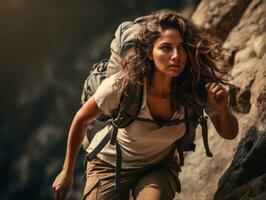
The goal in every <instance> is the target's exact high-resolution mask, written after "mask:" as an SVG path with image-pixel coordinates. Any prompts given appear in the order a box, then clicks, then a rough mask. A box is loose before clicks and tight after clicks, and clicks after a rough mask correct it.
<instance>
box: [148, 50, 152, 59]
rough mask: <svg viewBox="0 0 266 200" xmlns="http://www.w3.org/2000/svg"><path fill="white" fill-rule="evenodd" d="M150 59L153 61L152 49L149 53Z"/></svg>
mask: <svg viewBox="0 0 266 200" xmlns="http://www.w3.org/2000/svg"><path fill="white" fill-rule="evenodd" d="M148 58H149V59H150V60H153V55H152V48H151V49H149V51H148Z"/></svg>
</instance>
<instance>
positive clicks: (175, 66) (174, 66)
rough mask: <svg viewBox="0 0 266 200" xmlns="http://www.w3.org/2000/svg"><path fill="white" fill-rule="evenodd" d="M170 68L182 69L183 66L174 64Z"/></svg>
mask: <svg viewBox="0 0 266 200" xmlns="http://www.w3.org/2000/svg"><path fill="white" fill-rule="evenodd" d="M169 67H171V68H177V67H181V65H180V64H172V65H169Z"/></svg>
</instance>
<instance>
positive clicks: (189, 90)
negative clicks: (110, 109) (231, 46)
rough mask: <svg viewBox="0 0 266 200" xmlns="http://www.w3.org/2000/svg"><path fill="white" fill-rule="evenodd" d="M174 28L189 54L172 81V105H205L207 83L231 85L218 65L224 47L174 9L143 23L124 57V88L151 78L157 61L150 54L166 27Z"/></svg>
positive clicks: (122, 88)
mask: <svg viewBox="0 0 266 200" xmlns="http://www.w3.org/2000/svg"><path fill="white" fill-rule="evenodd" d="M170 28H174V29H176V30H178V31H179V32H180V33H181V35H182V38H183V40H184V48H185V50H186V53H187V55H188V59H187V63H186V66H185V69H184V71H183V72H182V73H181V74H180V75H179V76H177V77H174V78H173V81H172V92H171V102H172V107H173V109H178V108H179V107H180V105H191V106H199V105H203V104H204V103H205V101H206V98H205V97H206V95H202V93H204V94H205V87H204V86H205V83H206V82H218V83H222V84H228V83H227V81H226V79H225V77H226V76H225V75H227V73H226V71H225V70H223V69H221V68H219V67H218V65H217V61H218V60H219V59H220V58H221V56H222V53H223V49H222V47H221V45H220V44H218V43H217V42H215V41H214V40H213V39H211V38H210V37H209V36H207V35H206V33H204V32H203V30H201V29H200V28H198V27H197V26H196V25H194V24H193V23H192V22H191V21H190V20H188V19H186V18H184V17H183V16H181V15H180V14H179V13H177V12H176V11H171V10H159V11H156V12H154V13H152V14H151V15H150V17H148V18H147V20H146V21H145V22H144V23H143V24H142V28H141V30H140V32H139V34H138V37H137V40H136V43H135V47H134V48H133V49H132V50H130V51H129V52H128V53H127V54H126V56H125V57H124V58H123V62H122V67H123V68H122V73H121V83H122V87H121V90H124V89H125V87H126V86H127V85H128V84H129V83H134V82H136V80H139V78H141V79H144V78H148V80H150V76H151V75H152V73H153V70H154V63H153V61H151V60H150V59H149V57H148V55H149V52H150V51H151V50H152V48H153V44H154V42H155V41H156V40H157V38H158V37H160V35H161V32H162V30H165V29H170Z"/></svg>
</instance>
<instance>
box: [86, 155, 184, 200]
mask: <svg viewBox="0 0 266 200" xmlns="http://www.w3.org/2000/svg"><path fill="white" fill-rule="evenodd" d="M179 172H180V167H179V165H178V164H177V162H176V161H171V163H169V164H160V165H159V164H157V165H154V166H152V167H147V168H141V169H130V170H125V169H122V170H121V181H120V183H121V184H120V188H121V189H120V191H119V192H116V190H115V168H114V167H113V166H111V165H110V164H108V163H106V162H104V161H102V160H100V159H98V158H96V159H94V160H93V161H91V162H88V164H87V172H86V184H85V189H84V195H83V198H82V199H83V200H128V199H129V196H130V193H131V196H132V197H133V198H134V199H135V200H151V199H152V200H172V199H174V197H175V193H176V192H180V190H181V186H180V181H179V178H178V174H179Z"/></svg>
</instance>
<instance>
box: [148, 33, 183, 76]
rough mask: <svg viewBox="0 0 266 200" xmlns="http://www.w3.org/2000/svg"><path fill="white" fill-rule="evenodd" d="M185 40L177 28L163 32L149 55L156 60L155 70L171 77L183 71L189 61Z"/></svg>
mask: <svg viewBox="0 0 266 200" xmlns="http://www.w3.org/2000/svg"><path fill="white" fill-rule="evenodd" d="M183 42H184V41H183V38H182V36H181V34H180V32H179V31H177V30H176V29H173V28H170V29H165V30H163V31H162V32H161V35H160V37H159V38H157V40H155V42H154V45H153V48H152V51H151V52H150V55H149V58H150V59H151V60H153V62H154V65H155V72H159V73H162V74H163V75H167V76H169V77H175V76H178V75H180V74H181V73H182V71H183V70H184V67H185V65H186V61H187V53H186V51H185V49H184V47H183Z"/></svg>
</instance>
